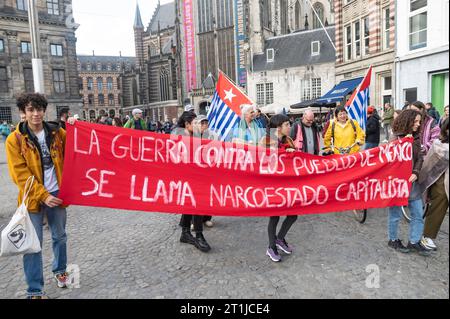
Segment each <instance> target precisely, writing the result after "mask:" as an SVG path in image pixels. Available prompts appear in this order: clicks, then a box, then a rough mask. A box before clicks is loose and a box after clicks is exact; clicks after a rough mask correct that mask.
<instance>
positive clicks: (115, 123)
mask: <svg viewBox="0 0 450 319" xmlns="http://www.w3.org/2000/svg"><path fill="white" fill-rule="evenodd" d="M112 126H117V127H123V123H122V120H121V119H120V118H118V117H115V118H113V120H112Z"/></svg>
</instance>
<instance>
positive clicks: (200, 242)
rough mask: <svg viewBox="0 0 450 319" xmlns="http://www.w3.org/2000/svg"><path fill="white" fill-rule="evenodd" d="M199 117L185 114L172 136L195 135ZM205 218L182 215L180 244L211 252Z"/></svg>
mask: <svg viewBox="0 0 450 319" xmlns="http://www.w3.org/2000/svg"><path fill="white" fill-rule="evenodd" d="M196 117H197V115H196V114H195V113H193V112H184V113H183V114H182V115H181V117H180V119H179V120H178V127H177V128H176V129H175V130H174V131H173V133H172V134H176V135H183V136H190V137H192V136H193V135H194V120H195V119H196ZM203 218H204V216H198V215H194V216H193V215H181V220H180V226H181V227H182V229H183V230H182V233H181V237H180V242H182V243H186V244H191V245H194V246H195V247H196V248H197V249H199V250H200V251H202V252H205V253H206V252H208V251H210V250H211V247H210V246H209V244H208V242H207V241H206V239H205V237H203ZM191 222H193V223H194V231H195V233H196V236H195V237H194V236H192V234H191V230H190V227H191Z"/></svg>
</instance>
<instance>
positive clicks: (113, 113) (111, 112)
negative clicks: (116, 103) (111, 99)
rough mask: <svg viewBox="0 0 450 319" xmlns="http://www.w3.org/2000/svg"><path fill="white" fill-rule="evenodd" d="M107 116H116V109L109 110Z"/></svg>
mask: <svg viewBox="0 0 450 319" xmlns="http://www.w3.org/2000/svg"><path fill="white" fill-rule="evenodd" d="M109 117H110V118H112V119H113V118H115V117H116V111H115V110H109Z"/></svg>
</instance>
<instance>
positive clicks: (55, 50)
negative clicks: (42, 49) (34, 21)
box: [50, 44, 63, 56]
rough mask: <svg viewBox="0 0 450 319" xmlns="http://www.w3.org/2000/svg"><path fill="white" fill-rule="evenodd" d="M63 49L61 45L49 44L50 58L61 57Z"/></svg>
mask: <svg viewBox="0 0 450 319" xmlns="http://www.w3.org/2000/svg"><path fill="white" fill-rule="evenodd" d="M62 50H63V48H62V45H61V44H50V52H51V54H52V56H63V51H62Z"/></svg>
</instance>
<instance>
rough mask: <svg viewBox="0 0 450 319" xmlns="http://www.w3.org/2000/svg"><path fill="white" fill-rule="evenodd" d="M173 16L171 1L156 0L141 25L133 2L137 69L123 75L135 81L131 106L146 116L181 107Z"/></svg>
mask: <svg viewBox="0 0 450 319" xmlns="http://www.w3.org/2000/svg"><path fill="white" fill-rule="evenodd" d="M175 16H176V15H175V3H174V2H170V3H166V4H160V3H159V2H158V5H157V7H156V9H155V12H154V13H153V16H152V18H151V21H150V23H149V24H148V26H147V28H145V27H144V24H143V23H142V18H141V13H140V9H139V6H136V15H135V21H134V39H135V47H136V58H137V61H138V69H137V70H136V72H134V73H133V72H131V73H130V72H128V73H127V74H125V76H124V81H126V82H127V83H128V85H133V83H134V82H136V83H137V85H138V87H137V91H138V92H139V93H138V96H139V98H138V101H137V102H138V103H134V106H136V105H139V107H140V108H142V109H143V110H144V112H145V114H146V116H148V117H149V118H151V119H154V120H159V121H164V120H166V119H167V118H169V119H171V118H172V117H177V116H178V113H179V112H180V111H181V108H179V107H178V106H179V105H180V103H178V91H177V63H176V58H175V54H176V48H177V38H176V29H175ZM128 109H131V108H130V107H128ZM128 109H127V110H128Z"/></svg>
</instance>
